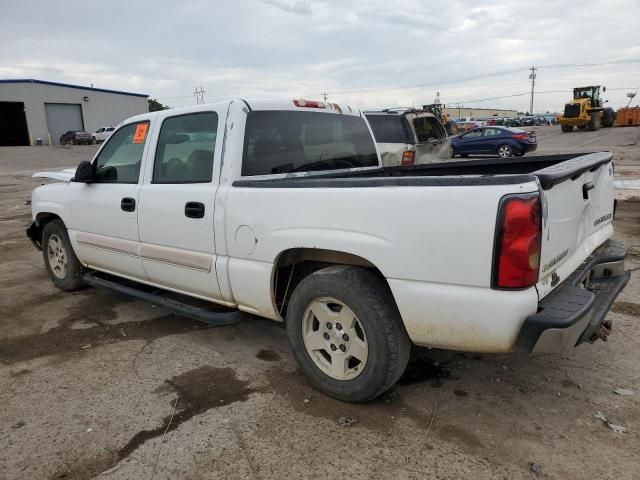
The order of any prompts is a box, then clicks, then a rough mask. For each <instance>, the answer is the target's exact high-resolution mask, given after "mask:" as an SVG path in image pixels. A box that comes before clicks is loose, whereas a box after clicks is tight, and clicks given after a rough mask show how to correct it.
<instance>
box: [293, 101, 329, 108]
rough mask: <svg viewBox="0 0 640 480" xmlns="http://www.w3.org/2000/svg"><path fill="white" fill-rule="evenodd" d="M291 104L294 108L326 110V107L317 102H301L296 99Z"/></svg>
mask: <svg viewBox="0 0 640 480" xmlns="http://www.w3.org/2000/svg"><path fill="white" fill-rule="evenodd" d="M293 104H294V105H295V106H296V107H305V108H327V106H326V105H325V104H324V103H323V102H318V101H316V100H302V99H297V100H294V101H293Z"/></svg>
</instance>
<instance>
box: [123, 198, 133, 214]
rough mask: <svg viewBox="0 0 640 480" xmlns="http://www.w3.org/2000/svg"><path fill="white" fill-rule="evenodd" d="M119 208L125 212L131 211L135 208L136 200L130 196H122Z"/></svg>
mask: <svg viewBox="0 0 640 480" xmlns="http://www.w3.org/2000/svg"><path fill="white" fill-rule="evenodd" d="M120 208H121V209H122V210H124V211H125V212H133V211H135V209H136V200H135V199H134V198H131V197H124V198H123V199H122V201H121V202H120Z"/></svg>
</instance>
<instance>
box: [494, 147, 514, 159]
mask: <svg viewBox="0 0 640 480" xmlns="http://www.w3.org/2000/svg"><path fill="white" fill-rule="evenodd" d="M498 156H499V157H500V158H509V157H513V148H511V147H510V146H509V145H500V146H499V147H498Z"/></svg>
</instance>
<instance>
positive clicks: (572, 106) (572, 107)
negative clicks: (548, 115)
mask: <svg viewBox="0 0 640 480" xmlns="http://www.w3.org/2000/svg"><path fill="white" fill-rule="evenodd" d="M564 116H565V117H567V118H576V117H579V116H580V105H579V104H577V103H567V104H566V105H565V106H564Z"/></svg>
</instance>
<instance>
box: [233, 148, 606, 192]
mask: <svg viewBox="0 0 640 480" xmlns="http://www.w3.org/2000/svg"><path fill="white" fill-rule="evenodd" d="M612 158H613V154H612V153H611V152H595V153H568V154H557V155H543V156H535V157H526V158H525V157H512V158H486V159H476V160H463V161H456V162H442V163H431V164H424V165H412V166H406V167H386V168H380V169H372V170H366V171H356V172H353V171H352V172H331V173H321V172H318V173H310V174H309V175H308V176H303V177H300V176H295V177H294V176H290V177H285V178H278V179H255V180H251V179H246V180H245V179H243V180H237V181H236V182H234V185H235V186H243V187H264V188H269V187H270V188H287V187H288V188H296V187H298V188H313V187H333V188H336V187H366V186H386V185H388V186H403V185H406V186H409V185H411V186H421V185H424V186H428V185H434V186H436V185H437V186H455V185H460V186H465V185H506V184H515V183H525V182H529V181H532V180H535V178H534V177H537V178H538V180H539V181H540V184H541V185H542V188H543V189H545V190H548V189H550V188H551V187H553V185H556V184H558V183H561V182H563V181H564V180H568V179H570V178H576V177H577V176H579V175H580V174H582V173H583V172H585V171H588V170H595V169H597V168H598V167H599V166H600V165H603V164H605V163H608V162H610V161H611V160H612Z"/></svg>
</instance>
